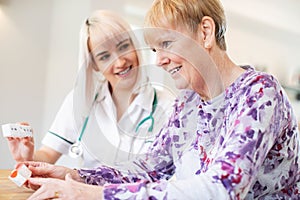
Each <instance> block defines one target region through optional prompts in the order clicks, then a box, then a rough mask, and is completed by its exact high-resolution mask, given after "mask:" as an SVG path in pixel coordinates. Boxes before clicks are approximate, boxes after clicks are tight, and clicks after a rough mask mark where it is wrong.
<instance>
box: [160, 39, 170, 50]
mask: <svg viewBox="0 0 300 200" xmlns="http://www.w3.org/2000/svg"><path fill="white" fill-rule="evenodd" d="M171 43H172V41H163V42H162V43H161V47H162V48H163V49H166V48H168V47H169V46H170V45H171Z"/></svg>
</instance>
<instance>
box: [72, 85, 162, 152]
mask: <svg viewBox="0 0 300 200" xmlns="http://www.w3.org/2000/svg"><path fill="white" fill-rule="evenodd" d="M97 97H98V93H97V94H96V95H95V98H94V101H93V104H92V106H91V109H90V111H89V114H88V116H87V117H86V118H85V120H84V123H83V126H82V128H81V131H80V134H79V136H78V138H77V140H76V142H75V143H73V144H72V145H71V146H70V148H69V156H70V157H72V158H78V157H80V156H82V154H83V147H82V144H81V140H82V136H83V135H84V133H85V129H86V126H87V123H88V121H89V116H90V113H91V110H92V108H93V106H94V103H95V101H96V99H97ZM156 106H157V96H156V90H155V89H154V97H153V101H152V110H151V113H150V114H149V116H148V117H146V118H144V119H142V120H141V121H140V122H139V123H138V125H137V126H136V129H135V132H138V130H139V128H140V127H141V126H142V125H143V124H144V123H145V122H146V121H148V120H150V121H151V125H150V127H149V128H148V132H152V131H153V127H154V118H153V113H154V112H155V110H156Z"/></svg>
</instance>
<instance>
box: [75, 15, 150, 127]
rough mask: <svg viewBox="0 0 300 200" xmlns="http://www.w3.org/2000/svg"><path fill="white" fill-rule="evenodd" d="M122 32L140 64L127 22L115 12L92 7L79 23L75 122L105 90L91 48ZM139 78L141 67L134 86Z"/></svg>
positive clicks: (83, 116)
mask: <svg viewBox="0 0 300 200" xmlns="http://www.w3.org/2000/svg"><path fill="white" fill-rule="evenodd" d="M126 34H127V35H128V36H129V37H130V39H131V40H132V43H133V45H134V46H135V51H136V53H137V58H138V61H139V65H141V62H142V59H141V58H142V56H141V54H140V52H139V43H138V41H137V39H136V36H135V35H134V33H133V30H132V28H131V27H130V25H129V24H128V23H127V22H126V21H125V20H124V19H123V18H122V17H120V16H119V15H118V14H116V13H114V12H111V11H108V10H96V11H94V12H93V13H92V14H91V15H90V16H89V17H88V18H87V19H86V20H85V21H84V22H83V24H82V26H81V30H80V43H79V72H78V75H77V80H76V84H75V87H74V94H73V103H74V105H73V108H74V116H75V120H76V124H78V125H79V124H81V125H82V122H83V120H84V118H85V117H86V116H88V115H89V111H90V109H91V107H92V104H93V102H94V100H95V97H96V94H99V93H101V92H102V91H105V90H103V86H107V80H106V79H105V77H104V76H103V74H102V72H100V71H99V70H98V67H97V65H96V62H95V61H94V58H93V54H92V52H93V49H92V48H93V47H94V48H96V47H97V45H101V44H103V43H104V42H105V41H108V40H114V39H118V38H120V37H122V36H124V35H126ZM128 36H127V37H128ZM142 81H145V77H144V73H142V69H139V77H138V80H137V82H136V85H139V84H142V83H141V82H142Z"/></svg>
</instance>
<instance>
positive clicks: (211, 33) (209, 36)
mask: <svg viewBox="0 0 300 200" xmlns="http://www.w3.org/2000/svg"><path fill="white" fill-rule="evenodd" d="M198 31H199V33H200V34H201V40H202V43H203V46H204V48H206V49H209V48H211V47H212V45H213V41H214V39H215V22H214V20H213V19H212V18H211V17H208V16H204V17H203V18H202V20H201V22H200V23H199V25H198Z"/></svg>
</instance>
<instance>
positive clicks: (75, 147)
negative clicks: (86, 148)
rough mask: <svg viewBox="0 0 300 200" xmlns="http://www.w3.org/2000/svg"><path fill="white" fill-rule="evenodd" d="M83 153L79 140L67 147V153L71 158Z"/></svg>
mask: <svg viewBox="0 0 300 200" xmlns="http://www.w3.org/2000/svg"><path fill="white" fill-rule="evenodd" d="M82 154H83V148H82V145H81V143H80V142H78V141H77V142H75V143H74V144H72V145H71V146H70V148H69V155H70V157H72V158H78V157H80V156H81V155H82Z"/></svg>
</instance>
